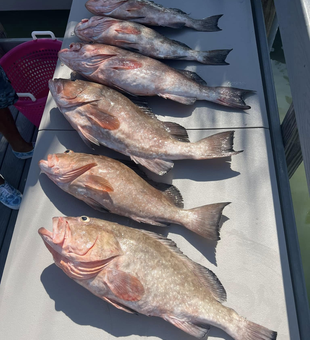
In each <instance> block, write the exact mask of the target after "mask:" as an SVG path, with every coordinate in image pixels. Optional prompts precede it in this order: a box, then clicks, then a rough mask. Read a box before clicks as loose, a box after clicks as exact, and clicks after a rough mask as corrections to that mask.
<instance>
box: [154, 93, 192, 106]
mask: <svg viewBox="0 0 310 340" xmlns="http://www.w3.org/2000/svg"><path fill="white" fill-rule="evenodd" d="M158 95H159V97H163V98H165V99H171V100H173V101H175V102H178V103H181V104H185V105H192V104H194V103H195V101H196V100H197V98H194V97H184V96H178V95H176V94H171V93H159V94H158Z"/></svg>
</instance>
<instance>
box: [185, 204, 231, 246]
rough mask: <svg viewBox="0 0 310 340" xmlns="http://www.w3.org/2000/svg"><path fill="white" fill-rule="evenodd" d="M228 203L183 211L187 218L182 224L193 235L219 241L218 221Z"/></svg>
mask: <svg viewBox="0 0 310 340" xmlns="http://www.w3.org/2000/svg"><path fill="white" fill-rule="evenodd" d="M228 204H229V202H224V203H215V204H210V205H204V206H202V207H198V208H194V209H189V210H184V212H185V213H187V216H188V218H186V221H184V222H183V223H182V224H183V225H184V226H185V227H186V228H187V229H190V230H191V231H193V232H194V233H196V234H198V235H200V236H202V237H204V238H207V239H209V240H212V241H217V240H219V239H220V220H221V217H222V211H223V209H224V208H225V207H226V205H228Z"/></svg>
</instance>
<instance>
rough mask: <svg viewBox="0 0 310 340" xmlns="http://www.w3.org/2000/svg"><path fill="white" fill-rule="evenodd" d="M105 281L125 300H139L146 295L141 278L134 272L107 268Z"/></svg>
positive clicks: (115, 293)
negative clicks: (133, 273)
mask: <svg viewBox="0 0 310 340" xmlns="http://www.w3.org/2000/svg"><path fill="white" fill-rule="evenodd" d="M105 274H106V275H105V281H106V284H107V285H108V287H109V288H110V289H111V291H112V292H113V294H114V295H115V296H116V297H118V298H119V299H122V300H125V301H139V300H141V298H142V297H143V295H144V287H143V285H142V283H141V282H140V280H139V279H138V278H137V277H135V276H134V275H132V274H129V273H126V272H124V271H122V270H118V269H107V270H106V272H105Z"/></svg>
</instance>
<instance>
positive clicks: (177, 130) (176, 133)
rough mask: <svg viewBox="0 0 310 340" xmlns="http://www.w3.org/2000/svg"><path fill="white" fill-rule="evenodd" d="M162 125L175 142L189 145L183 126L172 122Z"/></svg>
mask: <svg viewBox="0 0 310 340" xmlns="http://www.w3.org/2000/svg"><path fill="white" fill-rule="evenodd" d="M164 125H165V129H166V130H167V131H168V132H169V133H170V134H171V135H172V136H173V137H175V138H176V139H177V140H179V141H180V142H187V143H189V139H188V134H187V131H186V129H185V128H184V127H183V126H181V125H179V124H177V123H173V122H164Z"/></svg>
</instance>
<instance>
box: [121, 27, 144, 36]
mask: <svg viewBox="0 0 310 340" xmlns="http://www.w3.org/2000/svg"><path fill="white" fill-rule="evenodd" d="M115 32H117V33H125V34H133V35H139V34H140V33H141V32H140V31H139V30H138V29H137V28H135V27H132V26H127V27H118V28H116V29H115Z"/></svg>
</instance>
